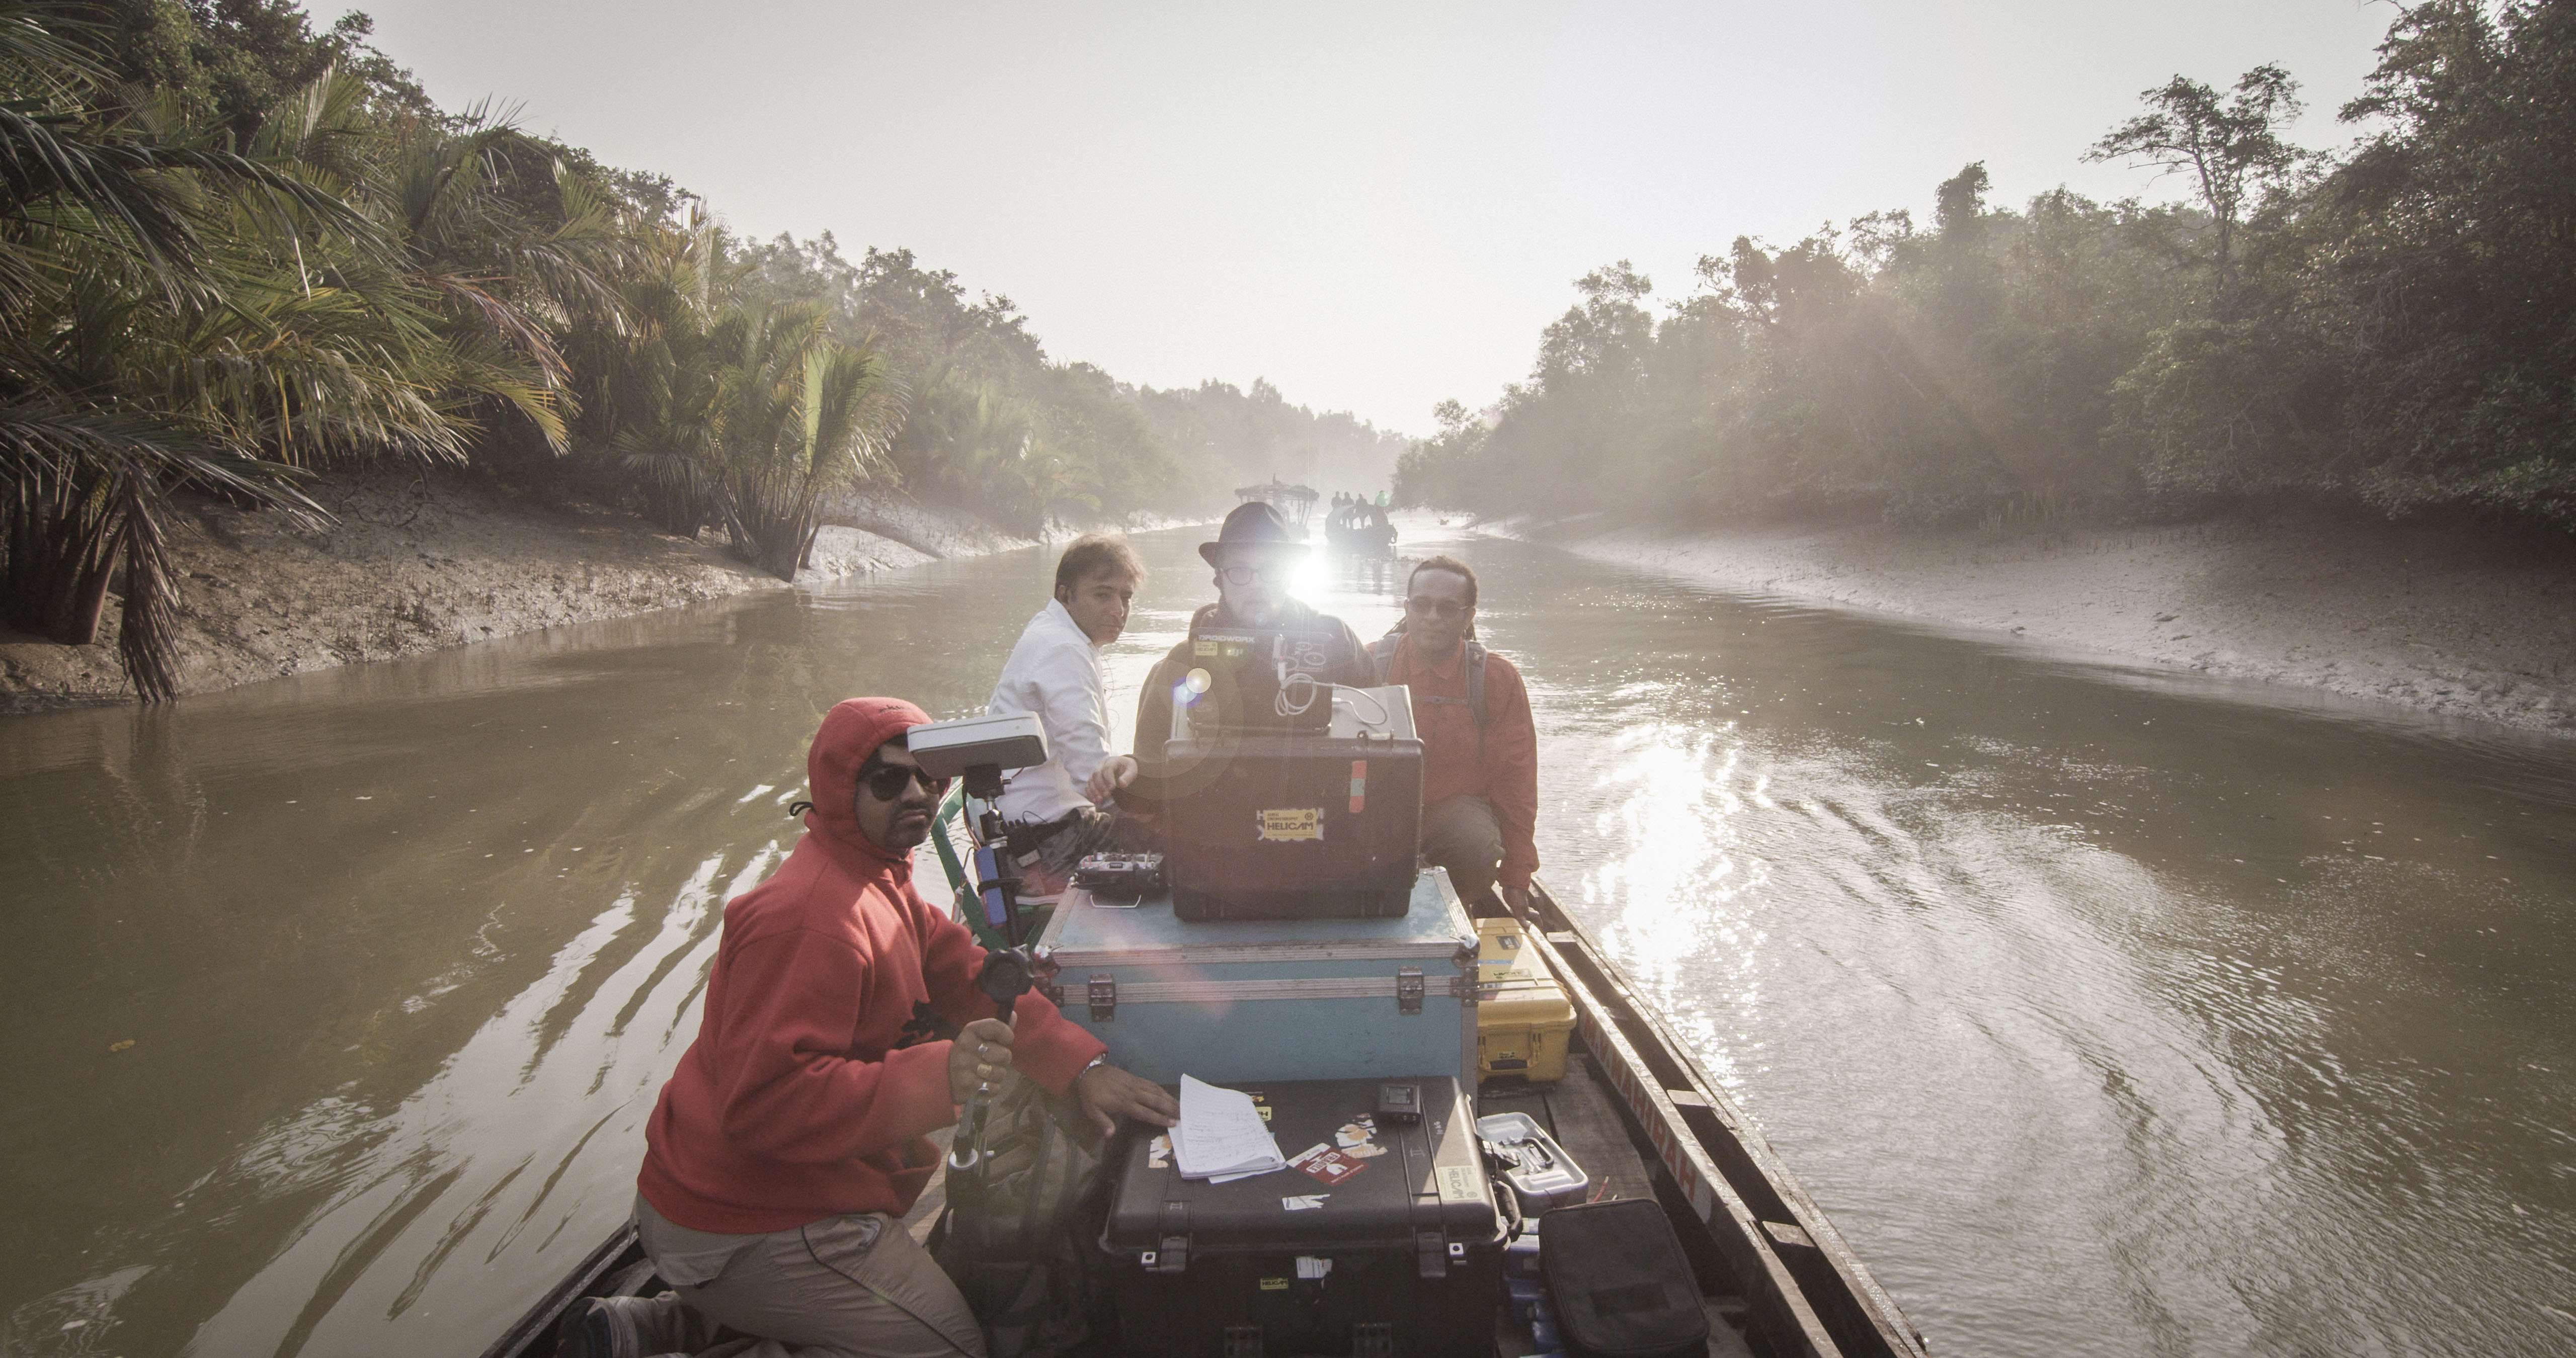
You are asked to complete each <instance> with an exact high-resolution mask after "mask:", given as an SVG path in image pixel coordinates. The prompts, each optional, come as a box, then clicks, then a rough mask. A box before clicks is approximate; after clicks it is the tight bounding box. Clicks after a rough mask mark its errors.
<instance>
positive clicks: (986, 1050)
mask: <svg viewBox="0 0 2576 1358" xmlns="http://www.w3.org/2000/svg"><path fill="white" fill-rule="evenodd" d="M992 1054H993V1044H992V1043H990V1042H978V1043H976V1044H975V1059H976V1060H978V1061H981V1060H983V1059H984V1058H985V1057H987V1056H990V1055H992Z"/></svg>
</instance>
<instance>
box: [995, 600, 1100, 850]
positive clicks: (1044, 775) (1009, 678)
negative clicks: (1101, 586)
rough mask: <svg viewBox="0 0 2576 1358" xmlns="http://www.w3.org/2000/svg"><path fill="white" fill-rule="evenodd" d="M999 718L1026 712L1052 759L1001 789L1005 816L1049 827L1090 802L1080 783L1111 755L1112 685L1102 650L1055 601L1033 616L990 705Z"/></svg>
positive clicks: (1004, 668) (1016, 821)
mask: <svg viewBox="0 0 2576 1358" xmlns="http://www.w3.org/2000/svg"><path fill="white" fill-rule="evenodd" d="M985 711H986V712H987V713H989V714H991V715H993V716H1001V715H1003V714H1005V713H1014V712H1026V713H1030V714H1032V715H1034V716H1035V717H1036V718H1037V719H1038V724H1039V725H1041V726H1043V727H1045V728H1046V741H1047V762H1045V763H1043V764H1038V765H1033V766H1031V767H1029V768H1025V769H1021V770H1019V771H1018V772H1016V773H1013V774H1012V775H1011V776H1010V777H1009V779H1008V780H1007V781H1005V782H1004V784H1003V785H1002V801H1001V811H1002V819H1003V820H1005V821H1008V822H1010V823H1012V824H1014V825H1027V824H1044V823H1046V822H1048V821H1053V820H1058V819H1061V818H1062V817H1063V816H1065V815H1066V814H1067V813H1069V812H1071V811H1074V810H1076V809H1078V808H1080V807H1085V806H1089V805H1091V799H1090V798H1088V797H1085V796H1083V795H1082V785H1083V784H1084V783H1087V782H1089V781H1091V774H1092V770H1094V769H1097V768H1099V767H1100V762H1101V761H1102V760H1103V759H1106V758H1108V757H1109V685H1108V681H1107V678H1106V676H1105V675H1104V674H1103V672H1102V670H1101V667H1100V648H1099V647H1098V646H1095V645H1093V644H1092V642H1091V638H1090V637H1089V636H1087V635H1085V634H1084V633H1083V630H1082V628H1081V627H1080V626H1079V625H1077V624H1076V623H1075V622H1074V620H1073V615H1072V614H1071V613H1068V612H1066V611H1065V608H1064V605H1063V603H1061V602H1059V601H1056V600H1049V601H1048V602H1047V606H1046V607H1044V608H1042V609H1039V610H1038V615H1037V616H1036V617H1034V618H1031V619H1029V625H1028V627H1027V628H1025V629H1024V630H1022V631H1021V633H1020V640H1019V642H1018V644H1017V645H1014V646H1013V647H1011V658H1010V659H1009V660H1007V661H1005V662H1003V664H1002V678H1001V681H1000V682H998V683H996V684H994V685H993V700H992V702H991V703H990V704H988V705H987V706H986V708H985Z"/></svg>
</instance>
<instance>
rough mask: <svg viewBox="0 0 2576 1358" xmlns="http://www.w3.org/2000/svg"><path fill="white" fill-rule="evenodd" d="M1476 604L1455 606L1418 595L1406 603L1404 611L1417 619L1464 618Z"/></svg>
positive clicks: (1442, 600)
mask: <svg viewBox="0 0 2576 1358" xmlns="http://www.w3.org/2000/svg"><path fill="white" fill-rule="evenodd" d="M1474 607H1475V605H1474V604H1453V603H1451V602H1449V601H1448V600H1446V599H1427V598H1424V597H1423V596H1421V595H1419V594H1417V595H1414V596H1413V597H1412V598H1410V599H1407V600H1405V601H1404V611H1405V612H1407V613H1410V614H1412V615H1413V616H1415V617H1417V618H1463V617H1465V616H1467V612H1468V610H1470V609H1472V608H1474Z"/></svg>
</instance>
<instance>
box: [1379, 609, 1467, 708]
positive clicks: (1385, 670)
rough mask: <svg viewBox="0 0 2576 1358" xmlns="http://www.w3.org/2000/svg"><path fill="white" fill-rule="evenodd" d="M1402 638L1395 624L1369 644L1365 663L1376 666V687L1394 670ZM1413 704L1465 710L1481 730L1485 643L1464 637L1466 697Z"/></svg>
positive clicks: (1401, 628) (1418, 699)
mask: <svg viewBox="0 0 2576 1358" xmlns="http://www.w3.org/2000/svg"><path fill="white" fill-rule="evenodd" d="M1403 635H1404V624H1403V623H1397V624H1396V625H1395V626H1394V627H1393V628H1390V629H1389V630H1388V631H1387V634H1386V635H1385V636H1382V637H1379V638H1378V639H1377V640H1375V641H1372V642H1370V643H1369V648H1368V653H1369V663H1370V664H1371V665H1373V666H1375V667H1376V670H1377V681H1378V683H1379V685H1380V686H1384V685H1385V684H1386V683H1387V682H1388V676H1389V675H1390V674H1392V673H1393V671H1394V669H1395V645H1396V642H1397V640H1398V639H1400V638H1401V637H1403ZM1413 701H1414V702H1415V703H1417V704H1420V705H1423V706H1427V707H1460V706H1463V707H1465V708H1466V709H1467V710H1468V712H1470V713H1471V714H1473V715H1474V717H1475V718H1476V729H1477V730H1479V731H1482V730H1484V729H1485V643H1483V642H1481V641H1478V640H1476V639H1475V638H1474V637H1469V638H1467V696H1466V697H1465V698H1424V697H1420V696H1416V697H1415V698H1414V700H1413Z"/></svg>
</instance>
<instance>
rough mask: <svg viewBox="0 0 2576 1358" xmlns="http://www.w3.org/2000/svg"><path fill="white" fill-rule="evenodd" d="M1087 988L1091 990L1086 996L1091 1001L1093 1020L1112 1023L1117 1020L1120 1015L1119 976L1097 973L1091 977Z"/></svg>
mask: <svg viewBox="0 0 2576 1358" xmlns="http://www.w3.org/2000/svg"><path fill="white" fill-rule="evenodd" d="M1085 989H1086V990H1087V991H1088V992H1089V993H1088V994H1087V995H1086V996H1085V998H1087V999H1088V1000H1090V1001H1091V1021H1092V1022H1094V1023H1110V1022H1114V1021H1116V1019H1117V1017H1118V978H1117V977H1115V976H1110V975H1107V974H1105V973H1104V974H1101V975H1095V976H1093V977H1092V978H1091V984H1090V985H1089V986H1088V987H1086V988H1085Z"/></svg>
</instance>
